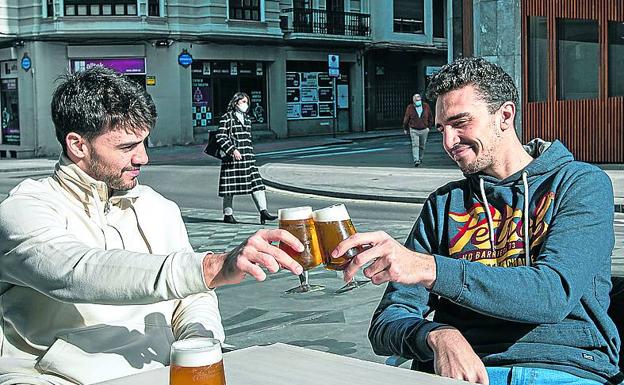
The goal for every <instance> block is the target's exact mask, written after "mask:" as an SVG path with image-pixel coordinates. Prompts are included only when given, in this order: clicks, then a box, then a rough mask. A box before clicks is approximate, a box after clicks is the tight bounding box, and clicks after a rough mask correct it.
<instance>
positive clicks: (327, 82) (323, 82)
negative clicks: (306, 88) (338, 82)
mask: <svg viewBox="0 0 624 385" xmlns="http://www.w3.org/2000/svg"><path fill="white" fill-rule="evenodd" d="M318 86H319V87H332V86H333V81H332V78H330V77H329V75H328V74H327V72H319V74H318Z"/></svg>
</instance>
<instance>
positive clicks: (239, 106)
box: [238, 103, 249, 114]
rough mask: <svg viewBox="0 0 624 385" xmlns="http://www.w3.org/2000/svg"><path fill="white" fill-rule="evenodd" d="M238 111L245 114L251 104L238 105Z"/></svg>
mask: <svg viewBox="0 0 624 385" xmlns="http://www.w3.org/2000/svg"><path fill="white" fill-rule="evenodd" d="M238 109H239V110H240V112H242V113H243V114H244V113H245V112H247V110H248V109H249V104H247V103H241V104H239V105H238Z"/></svg>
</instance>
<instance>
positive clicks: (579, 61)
mask: <svg viewBox="0 0 624 385" xmlns="http://www.w3.org/2000/svg"><path fill="white" fill-rule="evenodd" d="M599 60H600V45H599V44H598V21H597V20H581V19H557V99H558V100H578V99H593V98H597V97H598V86H599V81H598V68H599Z"/></svg>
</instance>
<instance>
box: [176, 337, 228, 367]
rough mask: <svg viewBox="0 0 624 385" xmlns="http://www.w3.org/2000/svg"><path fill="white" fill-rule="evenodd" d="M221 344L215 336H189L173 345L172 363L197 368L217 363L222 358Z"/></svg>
mask: <svg viewBox="0 0 624 385" xmlns="http://www.w3.org/2000/svg"><path fill="white" fill-rule="evenodd" d="M222 357H223V356H222V354H221V344H220V343H219V341H218V340H216V339H213V338H189V339H186V340H180V341H175V342H174V343H173V344H172V345H171V364H176V365H177V366H184V367H187V368H196V367H199V366H208V365H212V364H216V363H217V362H219V361H221V359H222Z"/></svg>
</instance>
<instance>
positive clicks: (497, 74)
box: [427, 57, 518, 113]
mask: <svg viewBox="0 0 624 385" xmlns="http://www.w3.org/2000/svg"><path fill="white" fill-rule="evenodd" d="M467 85H472V86H474V87H475V89H476V90H477V92H478V93H479V95H480V96H481V97H482V98H483V100H484V101H485V103H486V104H487V105H488V110H489V112H490V113H494V112H495V111H496V110H498V109H499V108H500V106H502V105H503V103H505V102H514V104H515V105H516V106H517V105H518V90H517V89H516V86H515V84H514V82H513V80H512V79H511V76H509V75H508V74H507V73H506V72H505V71H503V69H502V68H501V67H500V66H498V65H496V64H494V63H492V62H489V61H487V60H485V59H483V58H480V57H467V58H461V59H457V60H455V61H454V62H452V63H449V64H446V65H445V66H443V67H442V68H441V69H440V71H439V72H438V73H436V74H435V75H433V76H432V77H431V80H430V82H429V86H428V87H427V99H428V100H432V101H435V100H436V99H437V98H438V96H440V95H444V94H446V93H447V92H449V91H453V90H456V89H458V88H462V87H465V86H467Z"/></svg>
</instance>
